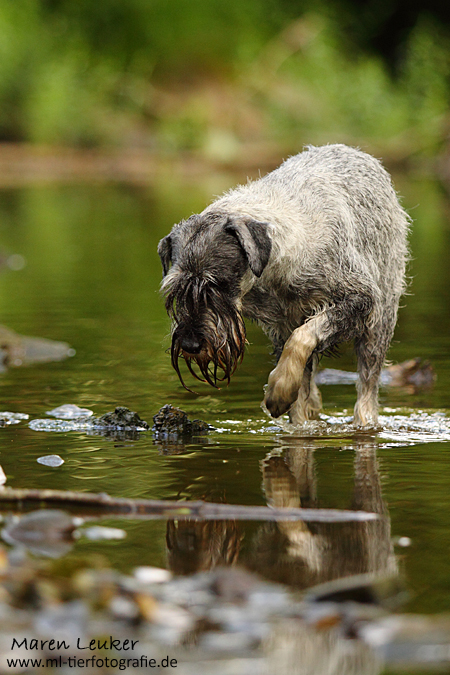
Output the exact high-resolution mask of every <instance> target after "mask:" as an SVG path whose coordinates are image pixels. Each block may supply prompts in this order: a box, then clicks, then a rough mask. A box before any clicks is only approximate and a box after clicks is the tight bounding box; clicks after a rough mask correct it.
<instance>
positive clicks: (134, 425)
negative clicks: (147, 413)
mask: <svg viewBox="0 0 450 675" xmlns="http://www.w3.org/2000/svg"><path fill="white" fill-rule="evenodd" d="M92 421H93V422H94V425H95V426H96V427H105V428H108V429H121V430H123V431H148V429H149V428H150V427H149V425H148V424H147V422H144V420H141V418H140V417H139V415H138V414H137V413H135V412H133V411H132V410H129V409H128V408H125V406H117V408H116V409H115V410H114V412H108V413H105V414H104V415H102V416H101V417H98V418H95V417H94V418H93V420H92Z"/></svg>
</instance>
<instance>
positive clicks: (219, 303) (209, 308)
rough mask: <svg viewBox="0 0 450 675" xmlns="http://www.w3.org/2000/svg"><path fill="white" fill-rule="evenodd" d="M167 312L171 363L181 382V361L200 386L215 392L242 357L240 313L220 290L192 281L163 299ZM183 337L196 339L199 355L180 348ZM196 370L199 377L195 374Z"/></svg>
mask: <svg viewBox="0 0 450 675" xmlns="http://www.w3.org/2000/svg"><path fill="white" fill-rule="evenodd" d="M166 309H167V312H168V313H169V315H170V316H171V317H172V318H173V320H174V322H175V324H176V327H175V329H174V331H173V334H172V346H171V359H172V366H173V367H174V369H175V371H176V373H177V375H178V377H179V378H180V382H181V384H182V385H183V387H184V388H185V389H187V390H188V391H191V389H189V387H187V386H186V384H185V382H184V380H183V376H182V374H181V370H180V363H179V361H180V357H182V358H183V359H184V361H185V362H186V365H187V367H188V370H189V372H190V373H191V374H192V375H193V376H194V377H195V378H196V379H197V380H200V381H202V382H207V383H208V384H210V385H211V386H213V387H216V388H218V382H219V383H220V382H224V381H226V382H227V384H229V382H230V378H231V376H232V374H233V373H234V371H235V370H236V368H237V366H238V364H239V363H240V362H241V361H242V358H243V356H244V350H245V344H246V337H245V325H244V321H243V318H242V316H241V314H240V312H239V311H238V310H237V309H236V307H235V306H234V304H233V303H231V302H230V301H229V300H228V299H227V298H226V297H224V295H223V293H221V292H220V291H219V288H218V287H217V286H215V285H213V284H211V283H208V282H206V281H204V280H202V279H198V278H193V279H191V280H190V281H189V282H188V283H184V284H183V285H182V286H181V285H180V286H173V287H172V288H171V289H170V290H169V292H168V295H167V298H166ZM186 335H192V336H195V339H196V340H197V341H198V345H199V351H198V353H195V354H193V353H191V352H187V351H186V350H184V349H183V347H182V339H183V338H185V336H186ZM194 364H196V365H197V366H198V369H199V371H200V374H198V373H197V372H196V371H195V370H194Z"/></svg>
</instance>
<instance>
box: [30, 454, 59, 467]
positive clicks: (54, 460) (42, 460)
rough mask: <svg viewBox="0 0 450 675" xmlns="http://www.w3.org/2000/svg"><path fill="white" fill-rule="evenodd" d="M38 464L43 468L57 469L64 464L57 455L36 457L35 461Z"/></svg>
mask: <svg viewBox="0 0 450 675" xmlns="http://www.w3.org/2000/svg"><path fill="white" fill-rule="evenodd" d="M36 461H37V462H38V463H39V464H44V466H51V467H57V466H61V464H64V460H63V458H62V457H60V456H59V455H45V456H44V457H38V458H37V460H36Z"/></svg>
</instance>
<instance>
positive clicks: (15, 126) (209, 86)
mask: <svg viewBox="0 0 450 675" xmlns="http://www.w3.org/2000/svg"><path fill="white" fill-rule="evenodd" d="M337 8H338V5H336V4H335V3H333V0H329V2H328V3H327V2H325V1H321V0H319V1H318V2H313V1H312V0H303V1H298V2H294V1H293V0H228V1H227V2H226V3H224V2H223V0H195V2H192V0H102V2H91V1H90V0H77V1H76V2H74V1H73V0H2V3H0V140H4V141H5V140H6V141H28V142H38V143H46V144H65V145H77V146H87V147H92V146H104V145H109V146H111V145H115V146H126V147H129V146H138V147H145V148H150V149H153V150H157V151H159V152H166V153H167V152H169V153H170V152H179V151H182V150H196V151H199V152H203V153H205V154H206V155H209V156H212V157H214V158H218V159H226V160H232V159H233V158H234V157H235V156H236V154H237V153H238V152H239V148H240V147H242V146H243V145H245V144H248V143H253V144H255V143H257V144H258V143H259V144H264V143H266V144H267V142H268V141H269V140H270V141H273V142H275V143H277V144H278V145H281V146H282V148H283V149H285V150H287V151H289V150H290V149H294V148H295V149H298V147H299V146H300V145H301V144H302V143H304V142H310V141H311V142H331V141H343V142H350V143H360V144H363V145H364V144H369V145H371V146H372V147H374V148H379V149H380V151H381V150H382V151H383V152H390V153H392V154H394V155H398V156H399V157H403V156H405V155H410V154H411V153H417V152H427V153H432V152H434V151H435V150H436V147H437V146H438V145H439V143H440V142H441V141H442V139H443V137H444V136H445V132H446V122H447V110H448V100H449V73H450V46H449V40H448V36H447V35H446V34H445V32H444V31H443V30H442V29H440V28H439V26H438V25H437V23H436V22H435V21H433V19H432V18H430V17H428V18H427V17H422V18H420V17H419V20H418V21H417V23H416V25H415V26H414V27H413V29H412V30H411V31H410V33H409V37H408V40H407V42H405V44H404V45H402V55H403V56H402V58H401V59H400V60H399V62H398V64H397V67H396V75H395V76H394V75H392V69H389V68H388V67H387V65H386V63H385V62H384V61H383V60H382V58H381V57H380V56H378V55H376V54H374V53H373V52H367V51H364V50H363V49H361V48H360V46H356V42H350V40H349V38H348V35H347V34H346V33H345V30H344V29H343V24H341V23H340V21H339V12H338V11H337ZM346 16H347V17H348V12H347V15H346ZM346 35H347V36H346Z"/></svg>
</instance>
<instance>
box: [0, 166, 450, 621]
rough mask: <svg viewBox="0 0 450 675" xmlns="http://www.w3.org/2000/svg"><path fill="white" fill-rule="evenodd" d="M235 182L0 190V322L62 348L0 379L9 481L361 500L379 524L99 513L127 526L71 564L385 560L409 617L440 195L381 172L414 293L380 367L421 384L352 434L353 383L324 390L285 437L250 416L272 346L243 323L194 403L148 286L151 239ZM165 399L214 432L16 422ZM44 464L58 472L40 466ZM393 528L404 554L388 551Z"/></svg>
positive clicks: (439, 603) (449, 536)
mask: <svg viewBox="0 0 450 675" xmlns="http://www.w3.org/2000/svg"><path fill="white" fill-rule="evenodd" d="M233 182H234V179H233V178H230V177H227V176H218V177H216V178H214V179H212V178H210V179H209V181H208V183H207V184H206V182H205V184H204V185H201V186H200V187H199V186H198V185H190V186H184V187H183V186H180V185H176V184H171V183H170V181H164V182H161V184H160V185H154V186H152V187H149V188H148V189H137V188H130V187H127V186H109V185H97V186H86V185H69V186H39V187H30V188H22V189H14V190H3V191H1V192H0V254H1V258H2V260H3V261H4V262H6V264H4V265H3V267H2V268H1V270H0V322H1V323H2V324H3V325H5V326H7V327H8V328H10V329H13V330H14V331H16V332H17V333H20V334H22V335H29V336H39V337H42V338H44V337H45V338H50V339H53V340H59V341H65V342H67V343H69V344H70V345H71V346H72V347H73V349H74V350H75V352H76V353H75V355H74V356H71V357H69V358H67V359H66V360H63V361H58V362H54V363H41V364H35V365H28V366H23V367H13V368H10V369H7V370H6V371H5V372H3V373H2V374H0V411H1V410H4V411H9V412H10V413H20V414H21V415H25V414H26V415H28V416H29V419H21V418H19V419H11V420H10V422H15V423H10V424H8V425H6V426H4V427H3V428H0V464H1V465H2V467H3V469H4V471H5V473H6V476H7V485H8V486H10V487H17V488H53V489H64V490H76V491H89V492H107V493H109V494H110V495H113V496H116V497H143V498H151V499H188V500H194V499H205V500H208V501H218V502H220V501H223V502H228V503H236V504H248V505H265V504H267V503H270V504H274V505H276V506H287V505H290V506H299V505H303V506H318V507H330V508H365V509H367V510H375V511H376V512H378V513H380V514H383V519H382V523H381V524H380V523H377V525H374V526H368V525H365V526H364V527H362V526H361V525H356V524H352V525H351V526H349V525H348V524H347V525H345V526H343V525H333V526H330V525H327V526H319V525H318V526H316V527H315V528H312V530H308V529H305V527H304V526H303V525H301V524H297V526H293V525H292V524H291V525H289V526H288V525H287V524H284V526H283V524H265V525H264V524H263V525H262V524H255V523H245V522H244V523H234V522H231V523H230V522H226V523H209V524H204V523H203V524H202V523H195V522H194V523H181V522H180V523H178V524H177V523H171V524H169V525H167V524H166V523H165V522H161V521H149V522H131V521H124V520H120V519H110V520H109V521H107V522H106V524H109V525H111V526H116V527H120V528H123V529H124V530H126V532H127V538H126V539H125V540H124V541H122V540H111V541H100V542H99V541H87V540H86V539H80V540H79V541H77V542H76V543H75V544H74V546H73V548H72V551H71V553H69V554H68V555H69V556H84V555H86V554H90V553H101V554H102V555H104V556H106V557H107V558H108V559H109V561H110V562H111V565H113V566H114V567H117V568H119V569H121V570H124V571H129V570H131V569H132V568H133V567H135V566H136V565H157V566H162V567H166V566H168V567H170V568H171V569H173V570H175V571H176V572H180V573H185V572H193V571H196V570H200V569H208V568H209V567H210V566H212V565H215V564H217V563H220V562H222V563H227V562H228V563H231V562H234V561H236V560H237V561H239V562H241V563H242V564H244V565H246V566H247V567H249V568H250V569H253V570H256V571H258V572H259V573H260V574H261V575H262V576H264V577H265V578H268V579H272V580H277V581H283V582H286V583H288V584H291V585H292V586H294V587H298V588H305V587H308V586H310V585H312V584H314V583H318V582H321V581H326V580H328V579H332V578H336V577H339V576H344V575H347V574H352V573H360V572H365V571H389V570H391V571H392V570H393V569H401V571H402V573H403V574H404V577H405V580H406V585H407V588H408V590H409V592H410V600H409V602H408V603H407V604H406V605H405V610H407V611H415V612H432V613H434V612H438V611H443V610H448V609H449V605H450V585H449V583H448V581H449V566H448V550H449V543H450V508H449V507H450V490H449V483H450V455H449V450H450V403H449V395H448V392H449V378H450V374H449V368H450V350H449V340H450V338H449V335H450V330H449V329H450V325H449V324H450V314H449V312H448V307H449V294H450V283H449V282H450V266H449V265H448V260H449V259H450V228H449V225H448V220H447V214H448V209H449V203H448V200H447V198H446V196H445V194H444V192H443V190H442V189H441V187H440V186H439V185H437V184H436V183H434V182H432V181H428V180H425V179H421V180H418V179H412V178H409V177H399V179H398V181H397V187H398V188H399V190H400V192H401V193H402V194H404V195H405V198H404V203H405V206H406V207H407V208H409V209H411V215H412V216H413V218H414V219H415V226H414V230H413V234H412V238H411V246H412V255H413V263H412V267H411V275H412V281H411V286H410V293H411V294H410V295H409V296H407V297H406V299H405V301H404V308H403V309H402V310H401V312H400V316H399V324H398V327H397V331H396V335H395V341H394V343H393V346H392V349H391V351H390V355H389V356H390V358H391V360H392V361H395V362H400V361H403V360H405V359H409V358H413V357H417V356H419V357H421V358H423V359H430V360H431V362H432V364H433V366H434V369H435V371H436V374H437V380H436V383H435V385H434V387H433V388H431V389H425V390H422V391H419V392H415V393H412V392H411V391H409V390H408V389H407V388H405V389H389V388H383V389H382V391H381V395H380V405H381V409H382V410H381V413H382V414H381V419H380V423H381V428H380V429H379V430H374V431H372V432H368V433H361V432H356V431H355V429H353V428H352V426H351V424H350V422H351V411H352V406H353V403H354V399H355V392H354V388H353V386H351V385H350V386H349V385H333V386H323V387H322V395H323V400H324V415H323V416H322V418H321V420H320V421H319V422H317V423H313V424H310V425H307V426H306V427H304V428H302V429H299V430H297V431H296V432H294V433H292V430H290V429H289V428H288V427H287V426H286V427H285V426H283V428H282V427H280V426H278V425H277V424H276V423H274V421H273V420H270V419H268V418H266V417H265V415H264V413H263V411H262V410H261V408H260V402H261V399H262V395H263V386H264V384H265V382H266V379H267V375H268V373H269V371H270V369H271V367H272V357H271V356H270V348H269V345H268V343H267V340H266V338H265V337H264V336H263V335H262V333H261V332H260V331H259V329H257V328H256V327H252V326H249V327H248V337H249V342H250V344H249V347H248V349H247V354H246V356H245V359H244V361H243V363H242V365H241V366H240V367H239V369H238V371H237V373H236V374H235V375H234V377H233V378H232V382H231V385H230V386H229V387H228V388H224V389H221V390H220V391H216V390H213V389H211V388H207V387H206V385H205V386H203V385H199V386H198V387H197V390H200V391H202V392H204V393H203V395H202V396H196V395H194V394H191V393H189V392H187V391H185V390H184V389H183V388H182V387H181V385H180V383H179V382H178V379H177V376H176V374H175V373H174V372H173V370H172V368H171V365H170V357H169V355H168V354H167V352H166V350H167V348H168V346H169V337H168V336H169V330H170V328H169V322H168V319H167V317H166V314H165V310H164V307H163V302H162V300H161V298H160V297H159V294H158V286H159V282H160V278H161V271H160V264H159V259H158V257H157V253H156V246H157V242H158V240H159V239H160V238H161V237H162V236H163V235H164V234H166V233H167V232H168V230H169V229H170V227H171V226H172V224H173V223H174V222H176V221H177V220H179V219H180V218H181V217H183V216H186V215H190V214H191V213H192V212H194V211H197V210H200V209H202V208H203V206H204V205H205V203H207V202H208V201H209V200H210V198H211V195H212V194H216V193H218V192H220V191H221V190H222V189H225V188H226V187H228V186H230V185H232V184H233ZM11 256H14V257H13V258H11ZM18 256H19V257H18ZM11 260H12V262H11ZM8 261H10V262H9V263H8ZM19 263H20V264H19ZM323 364H324V365H326V366H327V367H331V368H333V367H335V368H336V367H337V368H341V369H346V370H352V369H354V368H355V364H354V361H353V358H352V354H351V349H350V348H346V347H344V348H343V349H342V356H341V358H340V359H339V360H337V361H334V360H330V359H324V362H323ZM166 403H171V404H173V405H175V406H179V407H181V408H183V409H184V410H185V411H186V412H187V413H188V414H189V416H190V417H191V418H201V419H203V420H205V421H206V422H208V423H209V424H211V425H213V426H214V427H216V430H215V431H213V432H212V433H210V434H209V435H207V436H204V437H201V438H197V439H191V440H190V441H189V442H186V443H185V444H184V445H183V444H181V443H178V444H176V443H172V444H170V443H167V442H163V441H156V440H155V439H154V437H153V435H152V433H151V432H143V433H141V434H140V436H139V438H137V439H131V440H130V439H126V438H125V439H114V438H112V437H104V436H99V435H92V434H90V433H89V432H87V431H86V430H83V429H78V430H67V427H66V428H65V429H62V430H61V429H60V428H54V429H53V430H52V429H51V430H47V431H43V430H39V425H38V424H36V423H34V428H33V423H31V424H30V421H32V420H37V419H41V420H42V419H47V420H48V422H51V421H52V420H53V423H55V422H56V420H55V419H54V418H52V417H50V416H48V415H47V414H46V413H47V411H51V410H52V409H54V408H56V407H58V406H60V405H63V404H76V405H78V406H80V407H83V408H87V409H89V410H92V411H93V413H94V414H95V415H96V416H100V415H102V414H104V413H106V412H108V411H110V410H113V409H114V408H115V406H116V405H125V406H127V407H129V408H131V409H132V410H135V411H136V412H138V413H139V415H140V416H141V418H142V419H144V420H146V421H147V422H149V424H150V425H151V423H152V416H153V415H154V414H155V413H156V412H157V410H158V409H159V408H160V407H161V406H162V405H164V404H166ZM43 426H44V428H45V427H46V425H45V424H44V425H43ZM41 428H42V425H41ZM37 429H38V430H37ZM47 455H59V456H60V457H61V458H62V459H63V460H64V463H63V464H62V465H61V466H58V467H52V466H45V465H42V464H40V463H38V462H37V460H38V458H40V457H43V456H47ZM104 524H105V523H104ZM399 537H407V538H410V540H411V545H410V546H408V547H406V548H402V547H399V546H396V545H395V542H397V541H398V538H399ZM402 541H407V540H406V539H403V540H402Z"/></svg>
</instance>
